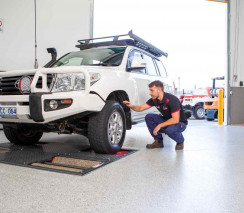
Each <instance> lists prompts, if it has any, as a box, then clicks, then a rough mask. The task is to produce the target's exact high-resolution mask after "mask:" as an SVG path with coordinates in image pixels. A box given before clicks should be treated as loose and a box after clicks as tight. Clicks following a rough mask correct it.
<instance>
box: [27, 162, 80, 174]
mask: <svg viewBox="0 0 244 213" xmlns="http://www.w3.org/2000/svg"><path fill="white" fill-rule="evenodd" d="M30 165H31V166H38V167H42V168H47V169H55V170H61V171H66V172H75V173H82V172H83V170H82V169H76V168H70V167H65V166H57V165H52V164H45V163H31V164H30Z"/></svg>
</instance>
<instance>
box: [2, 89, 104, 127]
mask: <svg viewBox="0 0 244 213" xmlns="http://www.w3.org/2000/svg"><path fill="white" fill-rule="evenodd" d="M77 93H80V94H79V95H77ZM56 99H72V100H73V102H72V104H71V105H70V106H69V107H67V108H64V109H58V110H52V111H49V112H45V111H44V101H45V100H56ZM104 105H105V103H104V101H103V100H102V99H101V98H100V97H99V96H98V95H96V94H85V92H83V91H79V92H76V94H72V92H62V93H50V94H45V93H36V94H31V95H30V96H29V95H14V96H12V95H11V96H0V107H16V111H17V115H16V116H12V115H2V116H0V123H5V122H8V123H48V122H51V121H55V120H58V119H62V118H65V117H68V116H72V115H76V114H79V113H82V112H86V111H94V112H98V111H101V110H102V108H103V107H104Z"/></svg>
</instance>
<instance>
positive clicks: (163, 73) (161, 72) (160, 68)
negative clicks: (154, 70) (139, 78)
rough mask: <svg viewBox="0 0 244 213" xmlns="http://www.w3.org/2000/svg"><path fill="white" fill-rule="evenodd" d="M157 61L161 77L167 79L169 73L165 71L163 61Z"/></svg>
mask: <svg viewBox="0 0 244 213" xmlns="http://www.w3.org/2000/svg"><path fill="white" fill-rule="evenodd" d="M155 61H156V64H157V66H158V70H159V73H160V75H161V77H163V78H166V77H167V72H166V69H165V67H164V65H163V63H162V62H161V61H158V60H155Z"/></svg>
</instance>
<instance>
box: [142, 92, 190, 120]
mask: <svg viewBox="0 0 244 213" xmlns="http://www.w3.org/2000/svg"><path fill="white" fill-rule="evenodd" d="M146 104H147V105H149V106H155V107H156V108H157V109H158V111H159V112H161V114H162V116H163V119H164V120H166V121H167V120H169V119H170V118H172V115H171V114H172V113H175V112H178V111H180V122H183V123H185V124H188V122H187V118H186V116H185V113H184V111H183V108H182V105H181V103H180V100H179V99H178V98H177V97H176V96H174V95H172V94H170V93H166V92H165V93H164V97H163V100H162V101H160V100H158V99H152V98H151V99H149V100H148V101H147V102H146Z"/></svg>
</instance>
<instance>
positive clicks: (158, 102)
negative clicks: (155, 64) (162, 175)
mask: <svg viewBox="0 0 244 213" xmlns="http://www.w3.org/2000/svg"><path fill="white" fill-rule="evenodd" d="M149 91H150V92H149V94H150V96H151V97H152V98H151V99H149V100H148V101H147V102H146V103H145V104H142V105H140V106H134V105H132V104H131V103H130V102H128V101H123V103H124V104H126V105H127V107H129V108H131V109H132V110H134V111H137V112H141V111H144V110H147V109H149V108H151V107H153V106H155V107H156V108H157V109H158V110H159V112H160V113H161V115H158V114H152V113H149V114H147V115H146V117H145V121H146V124H147V127H148V130H149V132H150V133H151V135H152V137H153V138H154V139H155V141H154V142H153V143H152V144H147V146H146V147H147V148H148V149H153V148H163V147H164V144H163V136H162V134H160V132H164V133H165V134H167V135H168V136H169V137H170V138H171V139H173V140H174V141H176V143H177V144H176V146H175V149H176V150H182V149H183V148H184V137H183V135H182V132H183V131H184V130H185V129H186V126H187V119H186V116H185V114H184V112H183V109H182V105H181V103H180V101H179V99H178V98H177V97H176V96H174V95H172V94H170V93H166V92H164V86H163V83H162V82H161V81H153V82H151V83H150V84H149Z"/></svg>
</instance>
